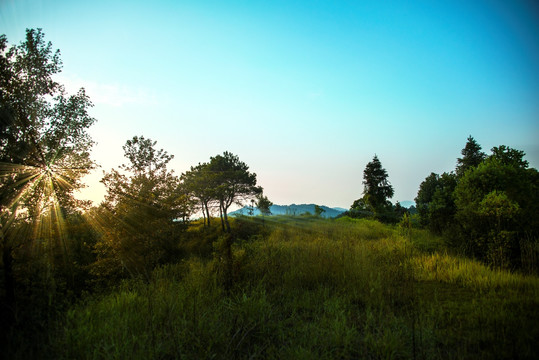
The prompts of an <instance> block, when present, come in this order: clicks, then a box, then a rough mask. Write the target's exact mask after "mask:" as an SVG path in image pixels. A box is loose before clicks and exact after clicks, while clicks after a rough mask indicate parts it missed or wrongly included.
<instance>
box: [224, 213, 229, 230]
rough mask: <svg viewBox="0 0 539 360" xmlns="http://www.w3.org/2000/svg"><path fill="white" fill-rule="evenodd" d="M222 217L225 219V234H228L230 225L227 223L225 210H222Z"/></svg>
mask: <svg viewBox="0 0 539 360" xmlns="http://www.w3.org/2000/svg"><path fill="white" fill-rule="evenodd" d="M223 215H224V218H225V225H226V232H227V233H230V223H229V222H228V215H227V213H226V209H223Z"/></svg>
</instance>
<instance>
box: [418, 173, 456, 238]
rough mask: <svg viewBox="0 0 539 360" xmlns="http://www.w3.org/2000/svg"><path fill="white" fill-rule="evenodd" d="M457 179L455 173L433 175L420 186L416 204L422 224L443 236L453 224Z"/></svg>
mask: <svg viewBox="0 0 539 360" xmlns="http://www.w3.org/2000/svg"><path fill="white" fill-rule="evenodd" d="M456 185H457V178H456V176H455V175H454V174H453V173H443V174H442V175H441V176H439V175H438V174H435V173H431V174H430V175H429V176H427V178H425V180H424V181H423V182H422V183H421V185H420V186H419V191H418V193H417V197H416V198H415V202H416V205H417V211H418V213H419V216H420V224H421V225H423V226H427V227H428V228H429V229H430V230H432V231H434V232H436V233H438V234H441V233H442V232H443V231H444V230H446V229H447V228H448V227H449V226H450V225H451V224H452V222H453V220H454V216H455V211H456V208H455V201H454V197H453V192H454V191H455V187H456Z"/></svg>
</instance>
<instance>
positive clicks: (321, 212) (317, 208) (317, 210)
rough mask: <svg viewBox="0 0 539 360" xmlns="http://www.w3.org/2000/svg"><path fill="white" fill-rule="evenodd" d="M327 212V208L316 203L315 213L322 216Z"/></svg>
mask: <svg viewBox="0 0 539 360" xmlns="http://www.w3.org/2000/svg"><path fill="white" fill-rule="evenodd" d="M325 212H326V210H324V208H322V207H321V206H318V205H314V214H315V215H316V216H318V217H320V216H322V214H323V213H325Z"/></svg>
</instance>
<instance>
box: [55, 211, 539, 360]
mask: <svg viewBox="0 0 539 360" xmlns="http://www.w3.org/2000/svg"><path fill="white" fill-rule="evenodd" d="M268 219H269V218H267V219H266V227H265V231H263V232H261V233H260V234H261V235H259V236H253V237H250V238H249V237H243V238H242V239H240V240H238V241H237V243H236V245H235V247H234V249H233V251H234V264H233V271H234V288H233V289H232V290H231V291H230V292H226V291H225V290H224V289H223V286H222V283H223V279H222V276H223V271H222V269H223V264H221V262H220V260H219V259H220V257H219V254H218V253H216V254H215V256H214V257H213V258H200V257H192V258H190V259H189V260H185V261H183V262H181V263H179V264H174V265H166V266H163V267H160V268H158V269H156V270H155V271H154V273H153V277H152V280H151V281H150V282H149V283H148V282H144V281H141V280H136V279H133V280H130V281H127V282H125V283H123V284H122V286H120V287H119V288H118V289H117V290H115V291H113V292H112V293H110V294H108V295H100V296H95V297H93V298H89V299H87V300H86V301H84V302H83V303H81V304H78V305H76V306H73V307H72V308H71V309H70V310H69V311H68V312H67V313H66V315H65V316H64V318H63V320H62V321H60V322H59V323H58V325H57V328H56V330H55V332H54V334H55V336H52V337H51V340H50V345H49V347H48V349H49V350H48V351H49V354H50V357H52V358H59V359H61V358H64V359H73V358H77V359H128V358H129V359H174V358H181V359H206V358H214V359H231V358H237V359H251V358H268V359H315V358H316V359H357V358H364V359H381V358H384V359H401V358H414V359H440V358H441V359H443V358H447V359H453V358H470V359H471V358H474V359H475V358H485V359H486V358H489V359H491V358H517V357H518V358H534V357H535V356H536V354H537V353H538V350H539V348H538V345H537V341H536V340H537V339H539V329H538V325H537V324H538V323H539V310H538V309H539V306H538V305H539V298H538V291H539V279H538V278H537V277H531V276H522V275H518V274H511V273H508V272H503V271H495V270H492V269H489V268H488V267H485V266H484V265H481V264H479V263H477V262H475V261H472V260H468V259H463V258H459V257H455V256H452V255H449V254H448V253H446V252H445V251H444V249H443V243H442V242H441V241H440V239H437V238H433V237H432V236H430V235H429V234H428V233H426V232H422V231H419V230H413V231H412V233H411V234H409V235H407V234H403V233H402V231H401V230H399V229H398V228H393V227H389V226H386V225H382V224H380V223H378V222H375V221H369V220H354V219H348V218H343V219H338V220H320V219H315V218H312V217H311V218H309V217H301V218H300V217H296V218H289V217H275V218H272V220H271V221H270V220H268ZM236 226H239V225H238V224H236ZM191 241H192V240H191ZM190 246H191V245H190Z"/></svg>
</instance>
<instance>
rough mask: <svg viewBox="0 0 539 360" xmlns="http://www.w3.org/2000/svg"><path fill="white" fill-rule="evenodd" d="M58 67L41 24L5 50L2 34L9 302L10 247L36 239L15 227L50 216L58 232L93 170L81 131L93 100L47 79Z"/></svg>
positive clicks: (2, 207)
mask: <svg viewBox="0 0 539 360" xmlns="http://www.w3.org/2000/svg"><path fill="white" fill-rule="evenodd" d="M61 67H62V62H61V60H60V52H59V51H58V50H56V51H53V50H52V44H51V43H50V42H49V43H45V40H44V34H43V32H42V31H41V29H37V30H26V39H25V41H24V42H21V43H20V44H19V45H15V46H11V47H10V48H9V49H8V45H7V38H6V36H5V35H2V36H0V89H1V91H0V163H1V169H0V170H1V172H2V176H1V177H0V237H1V246H2V257H3V264H4V277H5V280H4V284H5V287H6V298H7V302H8V306H10V307H11V306H12V305H13V304H14V287H15V286H14V277H13V267H12V266H13V261H14V259H13V251H14V249H15V247H20V246H23V244H25V243H27V242H29V241H31V240H32V239H35V238H36V237H39V236H40V234H39V233H37V234H36V233H34V234H33V235H28V236H26V237H23V236H22V235H21V233H17V231H16V229H17V227H18V226H19V225H21V224H22V223H27V224H29V223H36V222H40V219H43V218H44V217H48V218H49V219H53V220H54V222H51V223H50V225H49V227H54V228H55V230H54V232H55V234H56V236H64V235H63V234H65V229H64V228H63V220H62V219H63V218H64V213H65V210H66V209H77V208H79V207H80V206H82V205H83V203H82V202H80V201H77V200H76V199H75V198H74V197H73V191H74V190H76V189H78V188H80V187H82V183H81V178H82V177H83V176H84V175H86V174H87V173H88V172H89V171H90V170H91V169H92V168H93V167H94V163H93V161H92V160H91V159H90V155H89V152H90V149H91V147H92V146H93V144H94V143H93V141H92V140H91V138H90V136H89V134H88V133H87V129H88V128H89V127H90V126H91V125H92V124H93V123H94V122H95V119H94V118H92V117H91V116H90V115H89V114H88V109H89V108H90V107H91V106H92V104H91V102H90V100H89V98H88V97H87V96H86V93H85V92H84V89H80V90H79V91H78V92H77V93H76V94H75V95H68V94H67V93H66V92H65V89H64V87H63V86H62V85H61V84H59V83H57V82H56V81H54V80H53V76H54V75H55V74H58V73H59V72H60V71H61ZM41 224H44V222H41ZM40 228H41V229H43V230H50V229H45V228H44V227H43V226H42V227H40ZM62 239H64V237H63V238H62ZM62 241H63V240H62ZM64 245H65V243H64Z"/></svg>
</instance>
